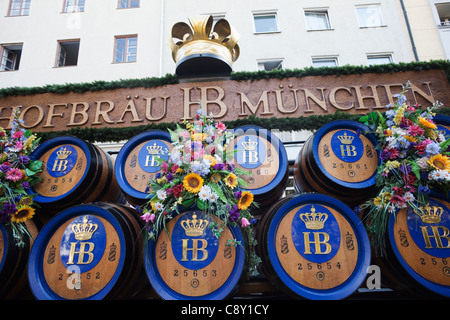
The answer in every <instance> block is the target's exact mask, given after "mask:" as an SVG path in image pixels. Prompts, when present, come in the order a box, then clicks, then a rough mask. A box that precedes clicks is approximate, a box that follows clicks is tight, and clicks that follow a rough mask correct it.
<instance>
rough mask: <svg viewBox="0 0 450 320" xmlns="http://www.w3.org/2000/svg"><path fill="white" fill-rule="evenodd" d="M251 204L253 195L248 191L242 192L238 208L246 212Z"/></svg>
mask: <svg viewBox="0 0 450 320" xmlns="http://www.w3.org/2000/svg"><path fill="white" fill-rule="evenodd" d="M252 202H253V194H252V193H251V192H250V191H244V192H242V195H241V198H240V199H239V201H238V208H239V209H241V210H246V209H247V208H248V207H249V206H250V205H251V204H252Z"/></svg>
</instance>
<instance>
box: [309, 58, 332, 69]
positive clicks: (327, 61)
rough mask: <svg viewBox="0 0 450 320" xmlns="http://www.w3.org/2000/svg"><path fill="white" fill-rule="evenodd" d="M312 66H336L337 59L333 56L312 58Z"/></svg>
mask: <svg viewBox="0 0 450 320" xmlns="http://www.w3.org/2000/svg"><path fill="white" fill-rule="evenodd" d="M313 66H314V67H336V66H337V60H336V59H334V58H329V59H325V58H322V59H313Z"/></svg>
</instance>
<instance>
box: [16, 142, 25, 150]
mask: <svg viewBox="0 0 450 320" xmlns="http://www.w3.org/2000/svg"><path fill="white" fill-rule="evenodd" d="M23 147H24V146H23V142H22V141H17V142H16V145H15V146H14V148H15V149H16V150H17V151H22V149H23Z"/></svg>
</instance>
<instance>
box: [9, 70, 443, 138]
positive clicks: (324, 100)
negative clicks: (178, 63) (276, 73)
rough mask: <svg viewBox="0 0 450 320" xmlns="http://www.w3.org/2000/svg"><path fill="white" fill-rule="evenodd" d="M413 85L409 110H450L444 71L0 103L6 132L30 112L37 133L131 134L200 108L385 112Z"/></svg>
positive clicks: (235, 115) (221, 112)
mask: <svg viewBox="0 0 450 320" xmlns="http://www.w3.org/2000/svg"><path fill="white" fill-rule="evenodd" d="M408 81H409V82H410V84H411V88H410V90H409V92H408V93H407V98H408V102H410V103H411V104H419V105H421V106H423V107H427V106H430V105H431V104H433V103H434V102H435V101H436V100H438V101H439V102H441V103H443V104H444V106H450V101H449V100H450V84H449V82H448V80H447V76H446V74H445V71H444V70H440V69H436V70H424V71H406V72H397V73H365V74H350V75H340V76H337V75H327V76H306V77H301V78H294V77H290V78H284V79H264V80H255V81H249V80H245V81H235V80H223V81H202V82H193V83H179V84H170V85H163V86H159V87H154V88H142V87H137V88H120V89H115V90H101V91H87V92H84V93H74V92H69V93H64V94H56V93H42V94H33V95H23V96H6V97H0V126H2V127H5V128H8V127H9V122H10V121H11V117H12V114H13V112H12V111H13V109H14V108H16V107H18V106H22V111H21V118H22V120H24V123H23V127H25V128H27V129H32V130H33V131H36V132H50V131H63V130H68V129H71V128H84V127H91V128H102V127H113V128H123V127H130V126H140V125H146V124H149V123H167V122H179V121H182V120H183V119H187V120H189V119H192V117H193V116H195V113H196V109H197V108H198V106H199V105H200V106H201V107H202V108H204V109H206V111H207V112H208V114H210V113H212V114H213V115H214V117H215V119H216V120H220V121H231V120H236V119H242V118H246V117H249V116H251V115H255V116H257V117H259V118H270V117H277V118H287V117H300V116H310V115H325V114H332V113H335V112H337V111H341V112H346V113H352V114H364V113H367V112H370V111H372V110H376V109H379V110H380V111H382V110H383V109H384V108H385V106H386V105H388V104H389V103H393V102H394V96H395V94H397V93H399V92H400V91H401V88H402V85H404V84H405V83H406V82H408Z"/></svg>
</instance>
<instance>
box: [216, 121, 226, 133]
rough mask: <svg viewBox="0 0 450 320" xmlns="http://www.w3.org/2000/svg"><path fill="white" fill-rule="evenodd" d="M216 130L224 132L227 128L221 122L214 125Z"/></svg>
mask: <svg viewBox="0 0 450 320" xmlns="http://www.w3.org/2000/svg"><path fill="white" fill-rule="evenodd" d="M216 128H217V129H218V130H219V131H225V130H226V129H227V127H226V126H225V124H224V123H223V122H217V123H216Z"/></svg>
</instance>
